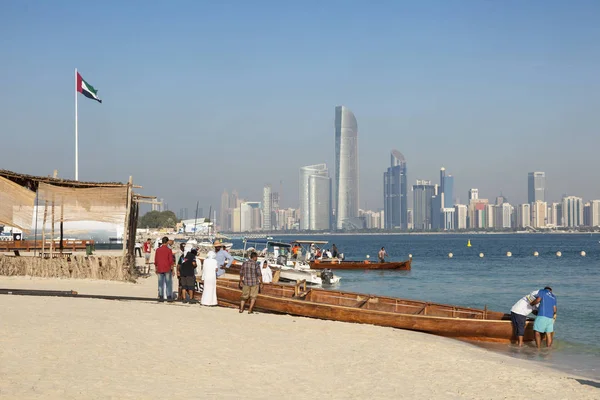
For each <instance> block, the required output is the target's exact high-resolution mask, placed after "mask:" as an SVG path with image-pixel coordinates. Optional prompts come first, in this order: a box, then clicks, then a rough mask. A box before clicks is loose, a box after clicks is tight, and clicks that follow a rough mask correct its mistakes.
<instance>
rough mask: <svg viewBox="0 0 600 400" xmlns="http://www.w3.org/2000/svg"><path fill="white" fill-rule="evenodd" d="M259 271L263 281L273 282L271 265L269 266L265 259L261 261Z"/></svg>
mask: <svg viewBox="0 0 600 400" xmlns="http://www.w3.org/2000/svg"><path fill="white" fill-rule="evenodd" d="M260 272H261V273H262V281H263V283H271V282H273V271H272V270H271V267H269V263H268V262H267V260H264V261H263V262H262V266H261V268H260Z"/></svg>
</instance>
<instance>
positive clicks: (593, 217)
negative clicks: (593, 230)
mask: <svg viewBox="0 0 600 400" xmlns="http://www.w3.org/2000/svg"><path fill="white" fill-rule="evenodd" d="M590 226H600V200H592V201H590Z"/></svg>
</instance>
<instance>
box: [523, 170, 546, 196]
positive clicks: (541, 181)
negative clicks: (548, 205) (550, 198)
mask: <svg viewBox="0 0 600 400" xmlns="http://www.w3.org/2000/svg"><path fill="white" fill-rule="evenodd" d="M538 200H540V201H546V173H545V172H530V173H528V174H527V202H528V203H529V204H531V203H535V202H536V201H538Z"/></svg>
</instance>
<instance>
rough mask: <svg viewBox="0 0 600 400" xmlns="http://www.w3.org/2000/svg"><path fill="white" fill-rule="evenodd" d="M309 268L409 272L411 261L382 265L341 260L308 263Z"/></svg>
mask: <svg viewBox="0 0 600 400" xmlns="http://www.w3.org/2000/svg"><path fill="white" fill-rule="evenodd" d="M310 267H311V268H312V269H324V268H329V269H354V270H364V269H377V270H396V271H410V269H411V260H410V259H409V260H406V261H398V262H384V263H372V262H369V261H342V260H336V259H332V260H314V261H310Z"/></svg>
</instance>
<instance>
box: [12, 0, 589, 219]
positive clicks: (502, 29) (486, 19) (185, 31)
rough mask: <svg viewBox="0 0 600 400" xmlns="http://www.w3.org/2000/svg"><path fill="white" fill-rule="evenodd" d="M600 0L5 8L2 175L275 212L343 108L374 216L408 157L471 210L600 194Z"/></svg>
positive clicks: (292, 200) (329, 144) (327, 155)
mask: <svg viewBox="0 0 600 400" xmlns="http://www.w3.org/2000/svg"><path fill="white" fill-rule="evenodd" d="M598 21H600V2H598V1H593V0H591V1H569V2H567V1H483V0H482V1H447V0H443V1H410V2H408V1H406V2H403V1H371V2H367V1H364V2H359V1H301V2H291V1H289V2H288V1H211V2H208V1H171V2H166V1H163V2H158V1H157V2H147V1H145V2H142V1H102V2H86V1H80V0H79V1H59V0H57V1H52V2H39V1H17V0H15V1H6V0H4V1H0V50H1V56H0V132H1V135H2V136H1V137H2V140H1V142H0V143H1V144H0V146H1V147H0V148H1V149H2V151H1V153H0V168H6V169H11V170H15V171H19V172H25V173H32V174H42V175H45V174H51V173H52V170H54V169H58V170H59V174H60V175H61V176H63V177H73V176H74V122H73V121H74V77H73V73H74V68H75V67H77V68H79V70H80V72H81V74H82V75H83V77H84V79H86V80H87V81H88V82H89V83H90V84H92V85H94V86H95V87H96V88H97V89H99V96H100V98H102V99H103V100H104V103H103V104H98V103H96V102H94V101H92V100H88V99H86V98H84V97H82V96H80V98H79V134H80V179H82V180H109V181H112V180H119V181H125V180H127V178H128V176H129V175H133V176H134V180H135V182H136V183H139V184H141V185H143V186H144V189H143V193H145V194H154V195H158V196H159V197H164V198H165V199H166V201H167V202H168V203H169V207H170V208H171V209H172V210H175V211H177V210H178V209H179V208H180V207H188V208H190V214H191V213H192V211H191V210H192V209H193V208H194V207H195V203H196V200H200V202H201V205H202V206H203V207H204V208H205V209H208V206H209V205H210V204H212V205H213V206H217V207H218V205H219V202H220V195H221V192H222V191H223V189H229V190H230V189H233V188H237V189H238V191H239V192H240V194H241V195H242V196H244V197H245V198H247V199H251V200H260V197H261V193H262V186H263V185H264V184H265V183H271V184H273V186H274V187H275V188H278V187H279V182H280V181H282V182H283V184H282V186H283V195H282V198H283V205H285V206H294V207H295V206H297V205H298V199H297V196H298V188H297V186H298V169H299V167H300V166H302V165H308V164H314V163H320V162H326V163H327V164H328V166H329V167H330V170H331V171H332V170H333V169H334V168H333V160H334V127H333V123H334V107H335V106H336V105H342V104H343V105H345V106H347V107H349V108H350V110H352V111H353V112H354V114H355V115H356V118H357V120H358V127H359V156H360V179H361V183H360V186H361V195H360V198H361V207H363V206H365V204H366V206H367V207H368V208H372V209H376V208H380V207H382V174H383V172H384V170H385V168H387V166H388V163H389V152H390V150H391V149H393V148H396V149H398V150H400V151H401V152H402V153H403V154H404V155H405V157H406V159H407V162H408V175H409V182H410V183H411V184H412V183H413V182H414V180H415V179H431V180H435V181H437V179H438V174H439V168H440V167H441V166H445V167H446V169H447V170H448V172H449V173H451V174H453V175H454V176H455V191H456V196H458V197H459V198H460V200H461V201H465V200H466V197H467V195H466V193H467V190H468V189H469V188H470V187H477V188H479V191H480V197H488V198H494V197H495V196H496V195H498V194H499V193H500V192H502V193H503V194H504V195H505V196H506V197H508V199H509V201H511V202H513V203H518V202H522V201H526V189H527V172H528V171H533V170H541V171H545V172H546V174H547V181H548V188H549V195H550V197H551V199H558V198H559V197H560V196H561V195H562V194H563V193H567V194H574V195H580V196H583V197H585V198H586V199H591V198H600V185H599V184H598V182H599V181H600V179H599V178H598V177H597V175H598V164H597V160H598V153H599V150H600V136H599V134H598V133H599V126H600V23H599V22H598Z"/></svg>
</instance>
